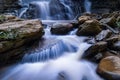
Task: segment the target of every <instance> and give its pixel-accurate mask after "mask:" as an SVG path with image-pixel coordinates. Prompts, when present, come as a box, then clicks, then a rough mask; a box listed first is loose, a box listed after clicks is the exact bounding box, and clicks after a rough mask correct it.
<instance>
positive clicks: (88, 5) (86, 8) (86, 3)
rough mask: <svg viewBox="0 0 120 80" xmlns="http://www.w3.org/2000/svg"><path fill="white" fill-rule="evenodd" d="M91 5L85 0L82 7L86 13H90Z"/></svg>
mask: <svg viewBox="0 0 120 80" xmlns="http://www.w3.org/2000/svg"><path fill="white" fill-rule="evenodd" d="M91 5H92V3H91V2H90V1H89V0H85V2H84V7H85V10H86V12H87V13H91Z"/></svg>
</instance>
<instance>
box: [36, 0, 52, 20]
mask: <svg viewBox="0 0 120 80" xmlns="http://www.w3.org/2000/svg"><path fill="white" fill-rule="evenodd" d="M34 4H35V5H36V6H37V9H38V13H37V15H38V18H40V19H41V20H50V19H51V18H50V9H49V1H36V2H34Z"/></svg>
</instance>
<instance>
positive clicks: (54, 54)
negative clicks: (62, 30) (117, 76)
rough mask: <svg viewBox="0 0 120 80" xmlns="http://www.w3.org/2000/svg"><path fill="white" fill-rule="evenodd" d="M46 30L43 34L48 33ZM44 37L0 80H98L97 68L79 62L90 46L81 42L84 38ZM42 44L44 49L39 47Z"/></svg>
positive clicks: (0, 72)
mask: <svg viewBox="0 0 120 80" xmlns="http://www.w3.org/2000/svg"><path fill="white" fill-rule="evenodd" d="M48 29H49V28H47V29H46V30H45V31H48V33H49V30H48ZM48 33H47V34H45V36H44V38H45V39H44V40H43V41H40V43H37V45H38V46H37V47H36V46H33V48H34V49H30V51H28V52H27V53H26V54H25V56H24V57H23V60H22V63H21V62H20V63H18V64H16V65H12V66H8V67H5V68H3V69H2V70H0V79H1V80H93V79H94V80H102V79H101V78H100V77H99V76H98V75H97V74H96V67H97V65H96V64H93V63H90V62H88V61H85V60H82V59H81V57H82V55H83V54H84V52H85V51H86V50H87V49H88V48H89V47H90V46H91V44H88V43H86V42H84V41H85V40H86V39H88V38H87V37H78V36H76V35H74V34H72V35H64V36H60V35H59V36H56V35H51V34H48ZM46 40H48V41H46ZM45 44H47V45H46V46H42V45H45ZM31 50H32V51H31ZM88 71H89V72H88Z"/></svg>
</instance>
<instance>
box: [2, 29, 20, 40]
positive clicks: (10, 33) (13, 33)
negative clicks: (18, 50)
mask: <svg viewBox="0 0 120 80" xmlns="http://www.w3.org/2000/svg"><path fill="white" fill-rule="evenodd" d="M17 36H18V32H17V30H15V29H10V28H8V29H7V30H6V31H3V30H1V31H0V39H16V38H17Z"/></svg>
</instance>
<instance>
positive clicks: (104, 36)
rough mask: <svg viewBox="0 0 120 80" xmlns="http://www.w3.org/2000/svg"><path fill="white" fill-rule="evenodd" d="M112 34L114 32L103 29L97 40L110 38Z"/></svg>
mask: <svg viewBox="0 0 120 80" xmlns="http://www.w3.org/2000/svg"><path fill="white" fill-rule="evenodd" d="M111 35H112V32H111V31H110V30H102V31H101V32H100V33H99V34H98V35H97V36H96V40H97V41H101V40H105V39H107V38H109V37H110V36H111Z"/></svg>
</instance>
